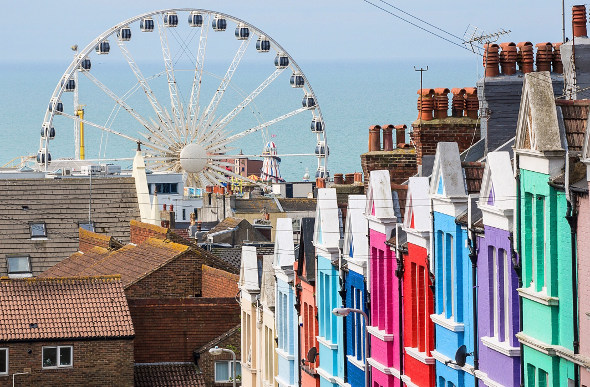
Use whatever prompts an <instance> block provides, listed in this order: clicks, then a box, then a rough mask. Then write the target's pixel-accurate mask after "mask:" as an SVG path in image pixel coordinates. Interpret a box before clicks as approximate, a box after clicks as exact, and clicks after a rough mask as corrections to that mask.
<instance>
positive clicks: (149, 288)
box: [125, 250, 202, 299]
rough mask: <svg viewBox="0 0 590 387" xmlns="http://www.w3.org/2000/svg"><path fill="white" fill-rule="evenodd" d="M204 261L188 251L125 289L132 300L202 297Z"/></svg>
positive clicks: (128, 297)
mask: <svg viewBox="0 0 590 387" xmlns="http://www.w3.org/2000/svg"><path fill="white" fill-rule="evenodd" d="M201 265H202V260H201V259H200V258H199V257H198V256H197V255H196V254H195V252H194V251H191V250H189V251H187V252H185V253H184V254H182V255H181V256H180V257H178V258H176V259H175V260H173V261H172V262H169V263H167V264H166V265H165V266H162V267H161V268H159V269H158V270H156V271H154V272H153V273H150V275H148V276H147V277H145V278H143V279H142V280H140V281H138V282H136V283H135V284H133V285H131V286H129V287H128V288H126V289H125V295H126V296H127V299H130V298H169V297H179V298H183V297H194V296H200V295H201Z"/></svg>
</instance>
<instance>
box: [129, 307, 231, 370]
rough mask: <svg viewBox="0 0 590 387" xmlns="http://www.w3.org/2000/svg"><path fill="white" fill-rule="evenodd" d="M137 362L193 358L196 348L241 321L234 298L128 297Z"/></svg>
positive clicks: (187, 359)
mask: <svg viewBox="0 0 590 387" xmlns="http://www.w3.org/2000/svg"><path fill="white" fill-rule="evenodd" d="M128 302H129V310H130V311H131V319H132V320H133V327H134V328H135V362H137V363H157V362H163V361H181V362H190V361H193V351H194V350H195V349H197V348H200V347H202V346H203V345H205V344H207V343H208V342H210V341H211V340H213V339H215V338H216V337H218V336H219V335H220V334H221V333H223V332H227V331H228V330H230V329H231V328H233V327H235V326H236V325H238V324H239V323H240V306H239V304H238V303H237V301H236V300H235V298H233V297H232V298H185V299H172V298H171V299H129V300H128Z"/></svg>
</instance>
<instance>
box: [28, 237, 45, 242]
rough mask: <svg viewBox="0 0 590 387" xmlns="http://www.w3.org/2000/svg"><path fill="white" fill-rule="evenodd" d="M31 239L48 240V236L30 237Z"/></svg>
mask: <svg viewBox="0 0 590 387" xmlns="http://www.w3.org/2000/svg"><path fill="white" fill-rule="evenodd" d="M31 240H32V241H48V240H49V238H47V237H31Z"/></svg>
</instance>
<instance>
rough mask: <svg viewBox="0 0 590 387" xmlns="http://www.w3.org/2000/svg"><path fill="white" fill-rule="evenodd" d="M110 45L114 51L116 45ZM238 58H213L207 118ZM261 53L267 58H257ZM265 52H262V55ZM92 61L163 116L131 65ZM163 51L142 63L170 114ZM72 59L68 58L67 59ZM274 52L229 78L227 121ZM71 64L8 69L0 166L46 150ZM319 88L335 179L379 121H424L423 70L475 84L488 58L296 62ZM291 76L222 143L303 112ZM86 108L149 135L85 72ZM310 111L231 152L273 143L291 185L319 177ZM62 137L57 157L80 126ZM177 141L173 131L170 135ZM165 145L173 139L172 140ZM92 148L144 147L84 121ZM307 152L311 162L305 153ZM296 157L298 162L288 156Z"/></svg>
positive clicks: (68, 96)
mask: <svg viewBox="0 0 590 387" xmlns="http://www.w3.org/2000/svg"><path fill="white" fill-rule="evenodd" d="M111 46H114V44H112V45H111ZM233 54H234V52H230V54H229V55H228V57H227V58H218V57H215V58H206V61H205V66H204V71H203V75H202V83H201V93H200V98H199V104H198V106H200V109H201V110H200V112H201V113H202V112H203V111H204V109H205V108H206V107H207V106H208V105H209V104H210V101H211V100H212V98H213V95H214V94H215V92H216V90H217V88H218V87H219V84H220V82H221V79H223V76H224V74H225V73H226V72H227V69H228V67H229V63H231V58H232V56H233ZM258 54H259V53H258ZM259 55H260V54H259ZM111 56H112V57H113V58H111V57H109V56H108V55H101V56H98V55H95V54H93V55H92V56H90V58H91V61H92V68H91V70H90V72H91V73H92V75H93V77H95V78H96V79H99V80H100V82H101V83H102V84H104V85H106V86H107V87H108V88H109V90H111V91H112V92H114V93H115V94H117V95H118V96H119V97H121V98H123V99H125V101H126V103H127V104H128V105H129V106H132V107H133V109H134V110H135V111H136V112H137V113H138V114H139V115H141V116H142V117H143V118H145V119H147V120H150V119H154V120H155V119H156V114H155V112H154V109H153V108H152V107H151V106H150V104H149V103H148V99H147V98H146V94H145V93H144V92H143V91H142V89H141V88H139V87H138V86H139V84H138V79H137V77H136V76H135V74H134V73H133V72H132V71H131V69H130V66H129V65H128V63H127V62H125V61H124V60H122V57H121V55H120V53H119V57H116V56H115V55H111ZM159 57H161V52H160V51H159V47H158V49H157V53H156V55H155V59H153V60H147V61H144V62H142V63H141V64H140V63H138V65H139V67H140V69H141V71H142V74H143V76H144V77H145V78H146V79H147V80H148V83H149V85H150V88H151V90H152V92H153V94H154V95H155V96H156V98H157V99H158V101H159V103H160V104H161V106H163V107H164V108H166V109H167V110H169V111H170V110H171V102H170V92H169V85H168V82H167V78H166V73H165V71H164V64H163V60H160V58H159ZM66 59H67V58H66ZM273 61H274V55H272V54H271V55H269V56H266V57H264V58H262V57H261V56H254V57H252V58H250V59H247V58H246V57H245V58H244V59H243V60H242V62H241V63H240V65H239V66H238V68H237V69H236V71H235V73H234V74H233V77H232V79H231V83H230V86H229V87H228V88H227V91H226V92H225V94H224V96H223V98H222V100H221V102H220V103H219V105H218V108H217V109H216V111H215V115H214V116H215V118H216V119H220V118H222V117H224V116H225V115H227V114H228V113H229V112H231V111H232V109H233V108H235V107H236V106H238V105H239V104H240V102H242V101H243V100H244V98H245V97H246V96H247V95H248V94H249V93H250V92H251V91H252V90H254V89H256V87H257V86H258V85H260V84H261V83H262V82H263V81H264V80H265V79H266V78H267V77H269V76H271V74H273V72H274V71H275V67H274V63H273ZM173 62H174V65H175V69H176V71H175V77H176V82H177V85H178V86H177V87H178V99H179V100H181V101H182V103H183V105H184V106H185V107H186V106H187V105H188V103H189V100H190V94H191V90H192V84H193V80H194V74H195V73H194V61H192V60H189V59H187V58H182V57H180V58H174V59H173ZM67 65H68V60H64V61H63V62H60V63H56V62H50V63H44V62H42V61H39V62H27V63H0V85H1V89H0V90H1V92H0V106H1V109H0V166H2V165H4V164H6V163H8V162H9V161H10V160H12V159H14V158H17V157H19V156H25V155H33V154H36V153H37V151H38V150H39V149H40V148H41V147H43V146H44V145H43V143H42V141H40V131H41V127H42V124H43V122H44V115H45V112H46V109H47V106H48V104H49V101H50V98H51V96H52V93H53V92H54V89H55V88H56V85H58V84H59V83H60V82H61V78H62V75H63V74H64V71H65V70H66V67H67ZM298 66H299V67H300V68H301V70H302V72H303V73H304V74H305V77H306V78H307V80H308V84H309V85H310V86H311V87H312V88H313V91H314V94H315V97H316V102H317V104H318V106H319V110H320V111H321V115H322V117H323V120H324V122H325V140H326V141H327V144H328V147H329V157H328V170H329V171H330V174H331V175H333V174H334V173H351V172H355V171H361V166H360V157H359V156H360V155H361V154H362V153H364V152H366V151H367V143H368V128H369V126H371V125H375V124H379V125H383V124H394V125H398V124H406V125H408V127H410V125H411V123H412V122H413V121H414V120H415V119H416V117H417V113H418V112H417V108H416V103H417V99H418V95H417V93H416V92H417V90H418V89H419V88H420V72H419V71H416V68H424V69H426V67H428V71H425V72H423V73H422V76H423V87H429V88H435V87H448V88H453V87H473V86H475V83H476V81H477V79H478V76H480V75H481V61H480V59H478V57H476V56H475V55H474V56H473V58H472V59H464V60H450V59H439V58H430V59H416V60H410V59H407V58H398V59H392V60H388V61H371V60H370V59H367V60H363V61H358V60H357V61H346V60H345V61H343V60H334V61H326V60H322V61H313V60H311V61H310V60H307V61H302V62H300V63H298ZM291 75H292V71H291V70H290V69H286V70H284V71H283V72H282V73H281V74H280V75H279V76H278V77H277V78H276V79H275V80H274V81H273V82H272V83H271V84H270V86H269V87H267V88H266V89H265V90H264V91H263V92H261V93H260V95H258V97H257V98H255V100H254V102H253V103H250V104H249V105H248V106H247V107H246V108H245V109H243V111H241V112H240V113H239V114H238V115H237V116H236V118H235V119H234V120H232V121H231V123H230V124H228V125H227V127H226V130H225V131H224V133H221V134H220V138H227V137H229V136H231V135H232V134H235V133H239V132H242V131H244V130H246V129H249V128H252V127H255V126H257V125H260V124H261V123H265V122H268V121H270V120H273V119H275V118H277V117H280V116H282V115H284V114H286V113H288V112H291V111H294V110H296V109H298V108H300V107H301V101H302V98H303V90H302V89H296V88H292V87H291V86H290V84H289V79H290V76H291ZM77 87H78V90H79V103H80V104H81V105H83V108H84V111H85V119H87V120H88V121H91V122H93V123H96V124H98V125H99V126H103V127H108V128H111V129H112V130H115V131H118V132H121V133H124V134H126V135H128V136H129V137H132V138H137V139H143V137H141V135H140V134H139V132H142V131H143V128H142V126H141V125H140V124H139V123H138V122H137V121H136V120H135V119H133V118H132V117H131V115H129V114H128V113H127V112H125V111H123V110H122V109H120V108H119V109H118V108H117V107H118V105H117V104H116V103H115V102H114V101H113V100H112V99H111V98H109V97H108V96H107V94H106V93H105V92H104V91H103V90H102V89H101V88H99V87H97V86H96V83H94V82H93V81H91V79H90V78H88V77H87V76H85V75H84V74H79V79H78V84H77ZM61 100H62V102H63V104H64V111H65V112H66V113H68V114H73V93H64V94H63V96H62V98H61ZM313 114H316V115H317V114H318V111H317V110H316V111H315V113H314V112H311V111H305V112H302V113H300V114H298V115H296V116H294V117H291V118H289V119H285V120H282V121H280V122H278V123H277V124H275V125H271V126H269V127H267V128H266V129H265V130H260V131H257V132H254V133H253V134H250V135H248V136H245V137H243V138H241V139H240V140H238V141H236V142H233V143H231V144H228V146H229V148H228V149H226V152H227V154H230V155H235V154H238V153H240V152H241V153H243V154H245V155H260V154H261V152H262V151H263V148H264V145H265V144H266V143H267V142H268V141H273V142H275V144H276V146H277V152H278V154H279V155H284V156H282V157H281V164H280V168H281V174H282V176H283V178H285V179H286V180H288V181H300V180H301V179H302V177H303V175H304V174H305V173H306V171H308V172H309V173H310V174H311V176H312V177H313V175H314V173H315V170H316V169H317V159H316V158H315V157H314V156H313V154H314V150H315V147H316V145H317V142H318V140H323V138H322V137H321V136H320V137H318V136H316V134H314V133H312V132H311V130H310V123H311V119H312V117H313V116H312V115H313ZM53 126H54V127H55V131H56V136H55V139H53V140H51V141H50V143H49V151H50V153H51V155H52V158H53V159H56V158H68V157H74V155H75V153H74V149H75V144H74V129H75V122H74V121H73V120H71V119H69V118H65V117H55V120H54V123H53ZM170 136H172V135H170ZM167 141H170V140H169V139H168V140H167ZM85 146H86V158H87V159H100V160H104V162H114V163H116V164H120V165H121V166H122V167H123V168H126V167H129V166H130V165H131V161H129V158H132V157H133V155H134V152H135V149H136V144H135V143H134V142H133V141H130V140H127V139H124V138H121V137H119V136H117V135H114V134H111V133H108V132H105V131H103V130H100V129H97V128H95V127H92V126H88V125H86V128H85ZM302 154H306V155H311V156H301V155H302ZM290 155H293V156H290Z"/></svg>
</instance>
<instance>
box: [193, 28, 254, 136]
mask: <svg viewBox="0 0 590 387" xmlns="http://www.w3.org/2000/svg"><path fill="white" fill-rule="evenodd" d="M249 43H250V39H245V40H242V43H241V44H240V47H239V48H238V51H237V52H236V55H235V56H234V59H233V60H232V62H231V64H230V65H229V67H228V69H227V71H226V73H225V76H224V77H223V79H222V80H221V83H220V84H219V87H218V88H217V91H216V92H215V95H213V98H212V99H211V101H210V102H209V105H208V106H207V108H206V109H205V112H204V113H203V115H202V117H201V125H200V130H202V131H206V130H207V128H208V127H209V125H210V124H211V121H212V120H213V117H214V115H215V111H216V110H217V108H218V107H219V103H220V102H221V99H222V98H223V94H224V93H225V90H226V89H227V87H228V86H229V83H230V82H231V79H232V77H233V76H234V73H235V72H236V69H237V68H238V65H239V64H240V62H241V60H242V58H243V57H244V54H245V53H246V48H248V44H249Z"/></svg>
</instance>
